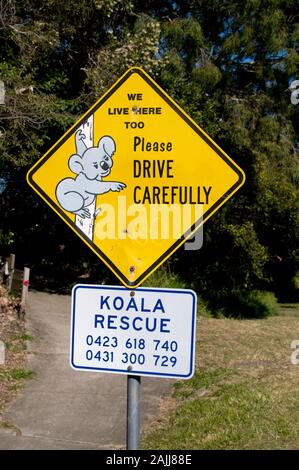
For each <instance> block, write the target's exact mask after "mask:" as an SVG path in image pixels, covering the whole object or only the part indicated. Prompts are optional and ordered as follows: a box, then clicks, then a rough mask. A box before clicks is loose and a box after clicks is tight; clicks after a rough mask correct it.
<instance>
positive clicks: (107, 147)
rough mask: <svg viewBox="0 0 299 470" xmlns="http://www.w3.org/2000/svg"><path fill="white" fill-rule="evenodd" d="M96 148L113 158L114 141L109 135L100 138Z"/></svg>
mask: <svg viewBox="0 0 299 470" xmlns="http://www.w3.org/2000/svg"><path fill="white" fill-rule="evenodd" d="M98 147H99V148H100V149H103V150H104V152H105V153H106V154H107V155H108V156H109V157H113V154H114V152H115V150H116V144H115V142H114V140H113V139H112V137H110V136H109V135H104V137H102V138H101V139H100V140H99V143H98Z"/></svg>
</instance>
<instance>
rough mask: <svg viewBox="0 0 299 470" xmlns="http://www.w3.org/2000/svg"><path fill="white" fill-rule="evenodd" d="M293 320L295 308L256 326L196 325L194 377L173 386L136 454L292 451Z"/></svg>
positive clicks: (296, 385) (297, 417) (295, 425)
mask: <svg viewBox="0 0 299 470" xmlns="http://www.w3.org/2000/svg"><path fill="white" fill-rule="evenodd" d="M298 318H299V308H298V305H297V306H296V308H294V309H293V308H292V309H285V310H284V308H283V306H282V308H281V311H280V312H279V315H278V316H272V317H268V318H266V319H259V320H239V319H227V318H222V319H215V318H203V317H200V318H199V321H198V344H197V350H196V355H197V357H196V364H197V367H196V372H195V374H194V376H193V377H192V378H191V379H190V380H184V381H179V382H176V383H175V384H174V386H173V392H172V395H171V397H169V398H168V399H167V400H166V401H165V402H164V403H163V413H162V414H161V415H160V416H159V421H158V422H156V423H153V424H152V425H151V427H150V428H149V429H147V432H146V434H145V435H144V436H143V442H142V448H144V449H156V450H162V449H165V450H171V449H182V450H184V449H185V450H190V449H299V396H298V389H299V366H294V365H292V364H291V363H290V352H291V350H290V343H291V341H292V340H293V339H298V338H299V330H298ZM157 423H158V424H157Z"/></svg>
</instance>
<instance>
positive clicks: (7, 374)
mask: <svg viewBox="0 0 299 470" xmlns="http://www.w3.org/2000/svg"><path fill="white" fill-rule="evenodd" d="M34 377H35V373H34V372H33V371H32V370H29V369H23V368H20V369H10V370H7V371H3V372H0V381H2V380H7V379H10V380H16V381H18V380H28V379H33V378H34Z"/></svg>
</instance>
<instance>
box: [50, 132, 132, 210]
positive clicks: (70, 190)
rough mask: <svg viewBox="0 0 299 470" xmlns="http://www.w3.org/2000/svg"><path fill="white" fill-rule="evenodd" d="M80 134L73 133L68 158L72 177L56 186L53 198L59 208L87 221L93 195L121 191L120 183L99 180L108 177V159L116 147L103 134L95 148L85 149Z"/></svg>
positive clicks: (109, 159) (123, 185) (109, 161)
mask: <svg viewBox="0 0 299 470" xmlns="http://www.w3.org/2000/svg"><path fill="white" fill-rule="evenodd" d="M84 139H85V135H84V133H83V132H82V131H81V130H79V131H77V133H76V136H75V141H76V152H77V153H76V154H74V155H72V156H71V157H70V159H69V162H68V165H69V168H70V170H71V171H72V172H73V173H76V174H77V176H76V177H75V178H65V179H63V180H61V181H60V182H59V183H58V185H57V187H56V197H57V200H58V202H59V204H60V205H61V207H62V208H63V209H64V210H66V211H68V212H71V213H73V214H78V215H79V216H80V217H82V218H83V219H84V218H90V217H91V214H90V211H89V209H88V206H89V205H90V204H92V203H93V201H94V200H95V198H96V196H98V195H99V194H105V193H107V192H108V191H121V190H122V189H124V188H125V187H126V185H125V184H124V183H120V182H115V181H103V178H104V177H106V176H108V175H109V173H110V171H111V168H112V165H113V161H112V157H113V154H114V153H115V150H116V145H115V142H114V140H113V138H112V137H110V136H108V135H105V136H104V137H102V138H101V139H100V140H99V143H98V145H97V147H89V148H88V147H87V146H86V144H85V142H84Z"/></svg>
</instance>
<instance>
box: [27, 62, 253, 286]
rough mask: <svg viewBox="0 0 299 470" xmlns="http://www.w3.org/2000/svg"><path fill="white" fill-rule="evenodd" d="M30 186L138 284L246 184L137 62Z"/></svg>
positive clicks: (36, 170)
mask: <svg viewBox="0 0 299 470" xmlns="http://www.w3.org/2000/svg"><path fill="white" fill-rule="evenodd" d="M27 180H28V183H29V184H30V186H31V187H32V188H33V189H34V190H35V191H36V192H37V193H38V194H39V195H40V196H41V197H42V198H43V199H44V200H45V201H46V202H47V203H48V204H49V205H50V206H51V207H52V209H54V210H55V212H56V213H57V214H58V215H59V216H60V217H61V218H62V219H63V220H64V221H65V222H66V223H67V224H68V225H69V226H70V227H71V228H72V229H73V230H74V231H75V232H76V233H77V235H79V237H80V238H81V239H82V240H83V241H84V242H85V243H86V244H87V245H88V246H89V247H90V248H91V249H92V250H93V251H94V253H95V254H97V255H98V256H99V257H100V258H101V260H103V261H104V262H105V263H106V265H107V266H108V267H109V268H110V269H111V270H112V271H113V272H114V273H115V274H116V276H118V278H119V279H120V280H121V281H122V283H123V284H124V285H125V286H127V287H137V286H138V285H140V284H141V282H142V281H144V279H145V278H146V277H148V276H149V275H150V274H151V273H152V272H153V271H154V270H155V269H156V268H158V267H159V266H160V265H161V264H162V263H163V262H164V261H165V260H166V259H167V258H168V257H169V256H171V254H172V253H173V252H174V251H176V250H177V249H178V248H179V247H180V246H181V245H182V244H183V243H184V242H185V241H186V240H187V239H188V238H190V237H191V236H192V235H193V234H194V232H195V231H196V230H198V229H199V228H200V227H201V226H202V224H203V223H204V222H205V221H206V220H207V219H208V218H209V217H211V216H212V215H213V214H214V213H215V212H216V211H217V210H218V209H219V208H220V207H221V206H222V205H223V204H224V203H225V202H226V201H227V200H228V199H229V198H230V197H231V196H232V195H233V194H234V193H235V192H236V191H237V190H238V189H239V188H240V187H241V186H242V184H243V183H244V181H245V175H244V173H243V171H242V170H241V168H239V167H238V165H236V163H234V162H233V161H232V159H231V158H230V157H229V156H228V155H226V153H225V152H224V151H223V150H221V149H220V147H219V146H218V145H217V144H216V143H215V142H213V140H212V139H211V138H210V137H209V136H208V135H207V134H206V133H205V132H204V131H203V130H202V129H201V128H200V127H199V126H198V125H197V124H196V123H195V122H194V121H193V120H192V119H191V118H190V117H189V116H188V115H187V114H186V113H185V112H184V111H183V110H182V109H181V108H180V107H179V106H178V105H177V104H176V103H175V101H173V99H172V98H171V97H170V96H168V95H167V94H166V93H165V92H164V91H163V90H162V89H161V88H160V87H159V85H158V84H157V83H155V82H154V80H153V79H152V78H151V77H149V75H147V73H145V72H144V71H143V70H142V69H140V68H136V67H133V68H131V69H129V70H128V71H127V72H126V73H125V74H124V75H123V76H122V77H121V78H120V79H119V80H118V81H117V82H116V83H115V84H114V85H113V86H112V87H111V88H110V90H108V91H107V92H106V93H105V94H104V96H102V98H100V99H99V100H98V101H97V102H96V103H95V104H94V105H93V106H92V107H91V108H90V109H89V111H87V113H86V114H85V115H84V116H82V117H81V118H80V119H79V121H78V122H76V124H74V126H73V127H72V128H71V129H70V130H69V131H67V132H66V133H65V134H64V136H62V137H61V139H60V140H59V141H58V142H57V143H56V144H55V145H54V146H53V147H52V148H51V149H50V150H49V151H48V152H47V153H46V154H45V155H44V156H43V157H42V158H41V159H40V160H39V161H38V162H37V163H36V164H35V165H34V166H33V167H32V168H31V169H30V171H29V173H28V175H27Z"/></svg>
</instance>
